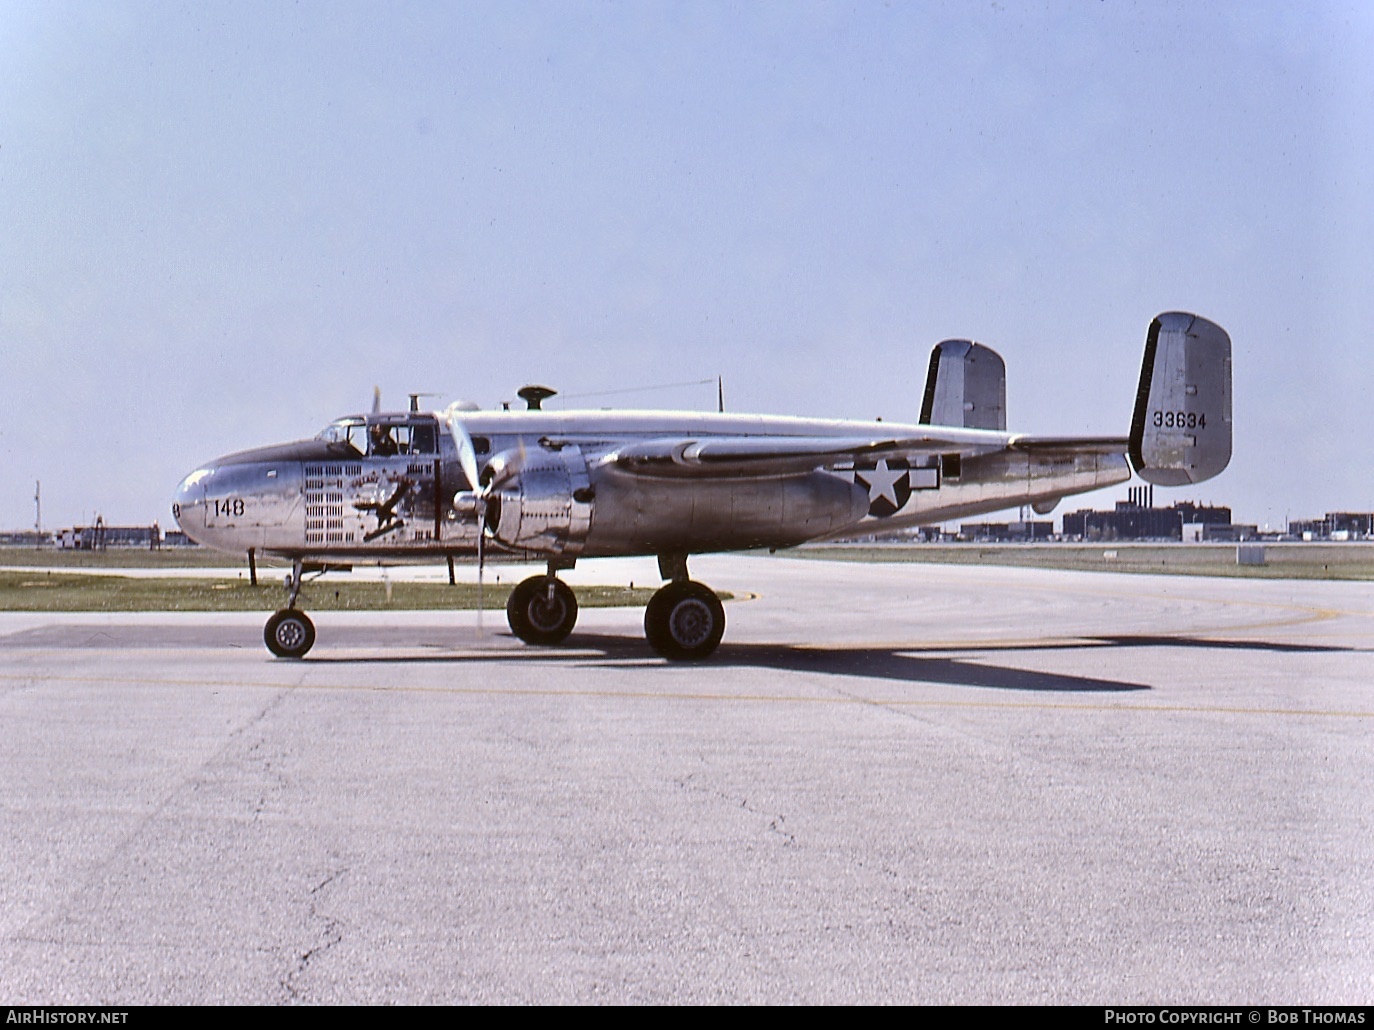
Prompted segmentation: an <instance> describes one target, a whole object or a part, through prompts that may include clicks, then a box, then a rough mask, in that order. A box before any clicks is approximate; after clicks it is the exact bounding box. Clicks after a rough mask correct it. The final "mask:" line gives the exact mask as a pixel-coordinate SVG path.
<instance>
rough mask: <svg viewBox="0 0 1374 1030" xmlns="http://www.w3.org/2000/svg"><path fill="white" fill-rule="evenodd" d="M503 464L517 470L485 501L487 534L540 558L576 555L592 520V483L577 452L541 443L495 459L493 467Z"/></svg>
mask: <svg viewBox="0 0 1374 1030" xmlns="http://www.w3.org/2000/svg"><path fill="white" fill-rule="evenodd" d="M503 462H504V465H509V466H510V467H511V468H517V467H518V472H517V473H516V474H515V475H514V476H513V478H512V480H511V482H510V484H509V485H508V486H505V487H502V488H500V489H499V490H497V491H496V492H495V493H494V494H492V496H491V498H490V499H489V500H488V502H487V527H488V528H489V529H490V530H491V535H492V536H493V537H495V538H496V540H497V541H498V542H499V543H501V544H502V545H504V546H505V547H509V548H512V549H515V550H522V551H533V552H535V553H537V554H539V555H541V556H544V557H560V556H566V557H576V556H577V555H578V554H580V553H581V551H582V545H583V544H584V543H585V542H586V539H587V530H588V529H589V528H590V526H591V520H592V490H591V483H590V481H589V479H588V477H587V461H586V459H585V458H584V457H583V456H582V451H581V449H580V448H578V447H575V446H573V445H571V444H565V445H563V446H558V447H555V446H550V445H545V446H541V447H539V448H538V449H537V450H531V451H527V452H525V453H524V454H520V453H518V452H512V453H510V454H506V455H497V456H496V458H494V459H493V460H492V463H491V464H492V465H497V464H501V463H503ZM503 467H504V466H503Z"/></svg>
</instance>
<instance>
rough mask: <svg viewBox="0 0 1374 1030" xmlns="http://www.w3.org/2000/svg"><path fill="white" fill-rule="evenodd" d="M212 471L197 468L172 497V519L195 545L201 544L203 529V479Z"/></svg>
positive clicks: (182, 482)
mask: <svg viewBox="0 0 1374 1030" xmlns="http://www.w3.org/2000/svg"><path fill="white" fill-rule="evenodd" d="M212 471H213V470H212V469H208V468H199V469H196V471H194V472H192V473H191V474H190V475H189V476H187V477H186V478H185V479H183V480H182V481H181V483H180V485H179V486H177V489H176V493H175V494H174V495H173V496H172V518H174V519H176V521H177V525H178V526H180V527H181V531H182V532H183V533H185V534H186V535H187V536H189V537H190V538H191V539H192V540H195V541H196V542H197V543H201V542H202V541H201V539H200V538H201V536H203V534H202V533H201V532H200V530H203V529H204V528H205V485H204V482H203V481H204V479H205V477H206V476H208V475H209V474H210V473H211V472H212Z"/></svg>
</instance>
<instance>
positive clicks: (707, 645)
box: [644, 581, 725, 662]
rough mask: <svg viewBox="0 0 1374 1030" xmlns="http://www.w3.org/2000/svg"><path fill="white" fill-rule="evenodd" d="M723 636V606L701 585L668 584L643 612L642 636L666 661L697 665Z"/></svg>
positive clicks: (650, 600) (718, 599)
mask: <svg viewBox="0 0 1374 1030" xmlns="http://www.w3.org/2000/svg"><path fill="white" fill-rule="evenodd" d="M724 635H725V606H724V605H722V604H721V603H720V598H719V597H717V596H716V593H715V591H714V590H712V589H711V588H710V587H708V586H707V585H706V584H704V583H696V582H692V581H688V582H685V583H669V584H668V585H667V586H664V587H663V588H661V589H660V590H659V591H658V592H657V593H655V594H654V596H653V597H651V598H650V599H649V605H648V607H647V608H645V609H644V636H645V637H646V638H647V639H648V641H649V646H650V647H652V648H653V649H654V650H655V651H657V652H658V653H659V654H661V655H662V656H663V657H664V658H667V659H669V660H670V661H678V662H682V661H686V662H691V661H700V660H701V659H702V658H706V657H708V656H709V655H710V654H711V653H712V652H713V651H715V649H716V647H717V646H719V644H720V639H721V637H723V636H724Z"/></svg>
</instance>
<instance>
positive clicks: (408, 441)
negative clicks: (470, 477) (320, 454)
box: [317, 418, 439, 458]
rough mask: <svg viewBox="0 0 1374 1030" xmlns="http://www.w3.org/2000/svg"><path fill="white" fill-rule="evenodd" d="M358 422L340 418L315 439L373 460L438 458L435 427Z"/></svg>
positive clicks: (357, 420)
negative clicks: (399, 457) (406, 457)
mask: <svg viewBox="0 0 1374 1030" xmlns="http://www.w3.org/2000/svg"><path fill="white" fill-rule="evenodd" d="M367 421H368V420H365V419H361V418H341V419H338V420H337V421H335V422H332V423H330V424H329V425H328V426H326V427H325V429H324V430H323V431H322V432H321V433H320V434H319V436H318V437H317V439H320V440H324V441H326V442H327V443H330V444H333V445H336V446H338V447H340V448H348V449H349V450H350V452H351V453H353V454H355V455H358V456H361V455H364V454H366V455H368V456H369V457H373V458H392V457H397V456H410V455H418V454H437V453H438V451H439V429H438V425H437V424H436V423H435V422H434V421H433V420H432V419H431V420H429V421H424V422H373V423H372V424H371V425H368V424H367Z"/></svg>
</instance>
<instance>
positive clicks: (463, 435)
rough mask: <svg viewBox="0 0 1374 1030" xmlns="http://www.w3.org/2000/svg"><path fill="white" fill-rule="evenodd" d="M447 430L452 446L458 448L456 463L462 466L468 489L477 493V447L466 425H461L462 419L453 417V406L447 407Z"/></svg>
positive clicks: (478, 489)
mask: <svg viewBox="0 0 1374 1030" xmlns="http://www.w3.org/2000/svg"><path fill="white" fill-rule="evenodd" d="M448 431H449V435H450V436H452V437H453V443H454V446H456V447H457V448H458V464H459V465H460V466H462V469H463V475H464V477H465V478H466V479H467V481H468V489H469V490H471V491H472V492H473V493H479V492H480V491H481V487H480V486H479V485H478V483H477V449H476V448H475V447H474V446H473V445H472V436H471V435H470V434H469V433H468V427H467V426H465V425H463V420H462V419H460V418H455V417H454V411H453V408H449V409H448Z"/></svg>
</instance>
